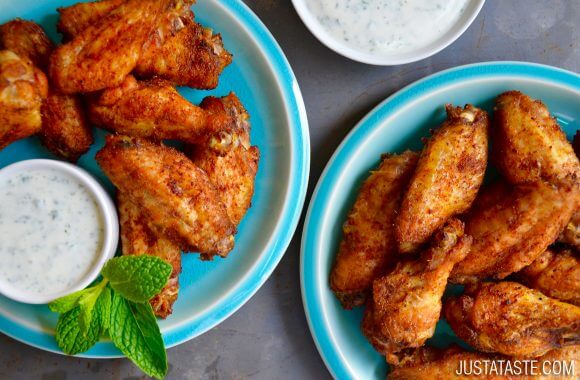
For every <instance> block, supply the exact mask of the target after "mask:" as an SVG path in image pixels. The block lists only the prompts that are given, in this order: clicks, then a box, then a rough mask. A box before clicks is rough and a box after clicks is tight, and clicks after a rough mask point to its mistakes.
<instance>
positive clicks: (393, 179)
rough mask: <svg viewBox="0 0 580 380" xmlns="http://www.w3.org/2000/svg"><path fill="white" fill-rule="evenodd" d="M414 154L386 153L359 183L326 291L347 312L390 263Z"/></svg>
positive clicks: (393, 255)
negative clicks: (331, 293)
mask: <svg viewBox="0 0 580 380" xmlns="http://www.w3.org/2000/svg"><path fill="white" fill-rule="evenodd" d="M418 158H419V156H418V154H417V153H415V152H411V151H406V152H404V153H402V154H400V155H385V156H383V160H382V162H381V164H380V166H379V167H378V169H376V170H374V171H372V172H371V175H370V177H368V178H367V180H366V181H365V182H364V184H363V185H362V187H361V189H360V191H359V194H358V197H357V199H356V202H355V203H354V205H353V207H352V209H351V210H350V213H349V215H348V217H347V219H346V222H345V223H344V226H343V235H344V237H343V240H342V242H341V243H340V246H339V249H338V255H337V257H336V261H335V263H334V267H333V268H332V272H331V274H330V287H331V289H332V291H333V292H334V294H336V297H337V298H338V299H339V300H340V302H341V303H342V306H343V307H344V308H346V309H350V308H353V307H355V306H361V305H363V304H364V303H365V300H366V297H367V293H368V291H369V290H370V289H371V288H372V284H373V280H374V279H375V278H377V277H378V276H380V275H381V274H384V273H386V270H387V269H390V267H391V266H392V264H394V262H395V256H396V254H397V244H396V241H395V229H394V220H395V217H396V215H397V212H398V210H399V206H400V205H401V199H402V197H403V193H404V190H405V189H406V188H407V185H408V183H409V180H410V179H411V175H412V174H413V171H414V170H415V166H416V164H417V160H418Z"/></svg>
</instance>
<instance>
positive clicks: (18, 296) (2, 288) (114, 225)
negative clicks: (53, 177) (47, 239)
mask: <svg viewBox="0 0 580 380" xmlns="http://www.w3.org/2000/svg"><path fill="white" fill-rule="evenodd" d="M30 169H52V170H58V171H61V172H63V173H66V174H67V175H70V176H72V177H73V178H75V179H77V180H78V181H79V182H80V183H82V184H83V185H85V186H86V188H87V189H88V190H89V192H90V193H91V194H92V195H93V197H94V199H95V201H96V203H97V206H98V208H99V211H100V213H101V216H102V220H103V223H104V226H103V230H104V238H103V245H102V247H101V251H100V252H99V253H98V256H97V259H96V260H95V262H94V264H93V267H92V268H91V270H90V271H88V273H87V274H86V275H85V276H84V277H83V278H82V279H81V280H80V281H79V282H78V283H76V284H75V285H74V286H71V287H70V288H69V289H66V290H63V291H61V292H58V293H54V294H39V295H32V294H30V293H27V292H24V291H21V290H19V289H17V288H15V287H13V286H9V285H7V284H5V283H3V282H2V279H0V293H1V294H2V295H4V296H6V297H8V298H11V299H13V300H15V301H18V302H23V303H29V304H45V303H49V302H51V301H53V300H55V299H57V298H60V297H62V296H65V295H67V294H70V293H72V292H76V291H77V290H81V289H84V288H86V287H87V286H88V285H90V284H91V282H93V281H94V280H95V279H96V278H97V276H98V275H99V273H100V271H101V269H102V267H103V265H104V264H105V262H106V261H107V260H109V259H110V258H112V257H113V256H115V252H116V250H117V244H118V242H119V220H118V217H117V210H116V208H115V204H114V203H113V201H112V200H111V198H110V197H109V195H108V194H107V192H106V191H105V189H104V188H103V187H102V186H101V185H100V184H99V183H98V182H97V180H96V179H95V178H93V176H92V175H90V174H89V173H88V172H87V171H85V170H84V169H81V168H80V167H78V166H75V165H72V164H69V163H66V162H62V161H56V160H47V159H35V160H26V161H20V162H17V163H14V164H12V165H9V166H6V167H4V168H3V169H1V170H0V178H2V177H3V176H7V175H10V174H13V173H14V172H19V171H23V170H30ZM1 201H2V200H1V199H0V202H1ZM39 254H43V252H39Z"/></svg>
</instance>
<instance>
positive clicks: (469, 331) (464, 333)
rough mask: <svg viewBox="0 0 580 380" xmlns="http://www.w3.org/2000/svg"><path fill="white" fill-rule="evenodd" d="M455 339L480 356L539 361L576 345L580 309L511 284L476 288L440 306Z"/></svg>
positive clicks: (579, 328) (501, 283)
mask: <svg viewBox="0 0 580 380" xmlns="http://www.w3.org/2000/svg"><path fill="white" fill-rule="evenodd" d="M444 313H445V319H446V320H447V322H448V323H449V325H451V328H452V329H453V331H454V332H455V333H456V334H457V336H458V337H460V338H461V339H463V340H465V341H466V342H467V343H468V344H469V345H471V346H473V347H475V348H476V349H478V350H480V351H484V352H497V353H500V354H503V355H508V356H518V357H538V356H541V355H544V354H545V353H546V352H548V351H550V350H552V349H555V348H560V347H564V346H569V345H576V344H579V343H580V307H578V306H574V305H572V304H568V303H564V302H560V301H558V300H555V299H552V298H550V297H547V296H545V295H544V294H542V293H540V292H539V291H537V290H533V289H529V288H526V287H525V286H523V285H520V284H518V283H515V282H507V281H506V282H499V283H491V282H486V283H479V284H478V285H476V286H473V287H472V288H471V289H467V290H466V293H465V294H463V295H461V296H459V297H452V298H450V299H449V300H447V301H446V303H445V306H444Z"/></svg>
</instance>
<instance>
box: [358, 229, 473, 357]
mask: <svg viewBox="0 0 580 380" xmlns="http://www.w3.org/2000/svg"><path fill="white" fill-rule="evenodd" d="M470 245H471V238H470V237H469V236H467V235H464V233H463V223H462V222H460V221H459V220H458V219H450V220H449V222H448V223H447V224H446V225H445V226H444V227H443V228H441V229H440V230H439V231H437V233H436V234H435V235H434V238H433V242H432V245H431V247H430V248H429V249H428V250H427V251H426V252H424V253H423V255H422V257H421V259H419V260H416V261H408V262H400V263H398V264H397V266H396V267H395V269H394V270H393V271H392V272H390V273H388V274H387V275H385V276H384V277H380V278H378V279H376V280H375V281H374V283H373V298H372V300H371V301H370V302H369V303H368V304H367V309H366V310H365V315H364V319H363V322H362V329H363V333H364V334H365V335H366V337H367V338H368V339H369V341H370V342H371V343H372V344H373V346H374V347H375V349H376V350H377V351H379V352H380V353H381V354H384V355H386V358H387V361H388V362H389V363H391V364H397V363H398V362H399V359H400V358H399V356H398V354H399V355H400V354H403V355H404V352H405V350H407V349H409V348H416V347H420V346H422V345H423V344H424V343H425V341H426V340H427V339H428V338H430V337H431V336H433V333H434V332H435V326H436V324H437V321H439V316H440V314H441V297H442V296H443V292H444V291H445V287H446V285H447V277H448V276H449V273H451V269H452V268H453V266H454V265H455V263H457V262H459V261H461V260H462V259H463V258H464V257H465V255H466V254H467V252H468V251H469V247H470Z"/></svg>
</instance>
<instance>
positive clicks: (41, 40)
mask: <svg viewBox="0 0 580 380" xmlns="http://www.w3.org/2000/svg"><path fill="white" fill-rule="evenodd" d="M0 46H2V47H3V48H4V49H7V50H10V51H13V52H14V53H16V54H17V55H18V56H19V57H22V58H28V59H30V61H32V64H34V65H35V66H36V67H38V68H39V69H41V70H43V71H45V70H46V68H47V66H48V59H49V57H50V54H51V53H52V50H53V49H54V44H53V43H52V41H50V39H49V38H48V36H47V35H46V33H44V30H43V29H42V27H41V26H40V25H38V24H36V23H34V22H32V21H26V20H22V19H19V18H17V19H15V20H12V21H10V22H7V23H5V24H2V25H0Z"/></svg>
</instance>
